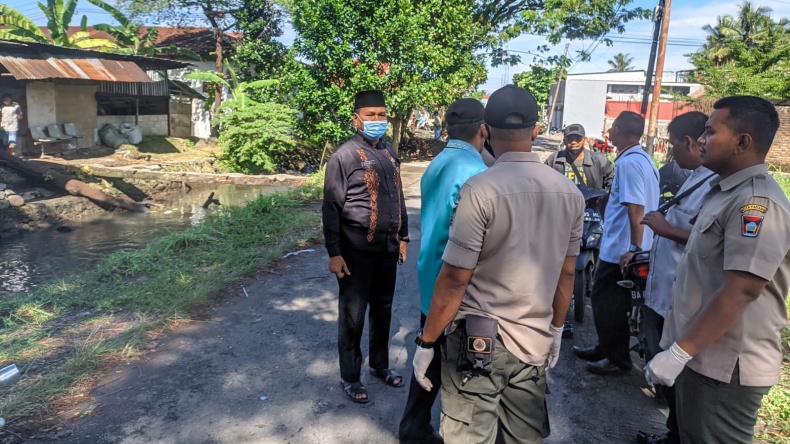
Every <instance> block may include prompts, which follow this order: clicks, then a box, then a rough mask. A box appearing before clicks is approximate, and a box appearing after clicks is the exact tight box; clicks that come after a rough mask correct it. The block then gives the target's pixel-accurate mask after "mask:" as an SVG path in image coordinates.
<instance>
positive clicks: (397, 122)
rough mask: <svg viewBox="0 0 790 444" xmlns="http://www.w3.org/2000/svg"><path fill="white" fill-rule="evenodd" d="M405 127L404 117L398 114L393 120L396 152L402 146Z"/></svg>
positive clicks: (393, 144)
mask: <svg viewBox="0 0 790 444" xmlns="http://www.w3.org/2000/svg"><path fill="white" fill-rule="evenodd" d="M402 128H403V119H401V117H400V116H398V115H396V116H395V118H394V119H393V121H392V150H393V151H395V152H396V153H397V152H398V146H400V140H401V136H402V134H403V132H402V131H401V129H402Z"/></svg>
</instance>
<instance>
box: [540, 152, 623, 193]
mask: <svg viewBox="0 0 790 444" xmlns="http://www.w3.org/2000/svg"><path fill="white" fill-rule="evenodd" d="M568 160H569V155H568V150H563V151H560V152H558V153H552V155H551V156H549V158H548V159H546V165H548V166H550V167H552V168H554V169H555V170H556V171H557V172H558V173H560V174H564V175H565V176H566V177H568V179H571V180H572V181H574V182H575V183H576V185H586V186H588V187H590V188H595V189H599V190H600V189H604V188H608V187H609V186H610V185H611V184H612V179H613V178H614V165H612V162H609V159H608V158H607V157H606V155H604V154H601V153H596V152H593V151H590V150H588V149H585V150H584V157H583V158H581V159H576V162H575V163H574V164H575V165H576V169H577V170H579V173H580V174H581V175H582V176H583V177H582V178H581V181H579V180H577V179H576V173H575V172H574V171H573V168H571V164H570V162H568Z"/></svg>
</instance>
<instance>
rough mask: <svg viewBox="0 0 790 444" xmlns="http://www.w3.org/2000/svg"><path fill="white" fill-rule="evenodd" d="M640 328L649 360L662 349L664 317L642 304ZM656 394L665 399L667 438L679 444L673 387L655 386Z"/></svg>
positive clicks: (647, 359) (646, 357)
mask: <svg viewBox="0 0 790 444" xmlns="http://www.w3.org/2000/svg"><path fill="white" fill-rule="evenodd" d="M642 328H643V329H644V332H645V342H646V343H647V350H645V360H646V361H647V362H650V360H651V359H653V357H655V356H656V355H657V354H659V353H661V352H662V351H664V350H663V349H662V348H661V346H660V345H659V343H660V342H661V333H662V332H663V331H664V317H663V316H661V315H660V314H658V313H656V312H655V311H654V310H653V309H652V308H650V307H648V306H646V305H645V306H644V307H643V308H642ZM656 394H657V395H658V396H661V397H663V398H664V399H665V400H666V401H667V407H669V415H668V416H667V430H668V432H667V438H669V442H670V443H671V444H680V432H679V430H678V417H677V406H676V405H675V387H674V386H673V387H667V386H665V385H657V386H656Z"/></svg>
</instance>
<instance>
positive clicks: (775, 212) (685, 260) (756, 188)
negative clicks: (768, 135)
mask: <svg viewBox="0 0 790 444" xmlns="http://www.w3.org/2000/svg"><path fill="white" fill-rule="evenodd" d="M725 271H741V272H746V273H751V274H753V275H755V276H758V277H760V278H762V279H765V280H766V281H768V282H767V285H766V286H765V289H764V290H763V292H762V293H761V294H760V296H759V297H758V298H757V299H756V300H755V301H753V302H751V303H750V304H749V305H748V306H747V307H746V310H745V311H744V313H743V315H742V317H741V319H740V320H739V321H738V323H737V324H735V325H734V326H733V327H732V328H730V330H729V331H727V333H725V334H724V336H722V337H721V338H719V339H718V340H716V341H715V342H713V343H712V344H711V345H709V346H708V347H706V348H705V349H704V350H701V351H700V352H698V353H697V354H696V355H695V356H694V357H693V359H692V360H691V361H689V363H688V364H686V365H687V368H686V369H685V370H684V371H683V372H682V373H681V374H680V376H679V377H678V379H677V381H676V396H677V407H678V415H677V416H678V425H679V427H680V435H681V439H682V440H683V441H684V442H727V443H750V442H752V434H753V430H754V424H755V421H756V419H757V410H758V409H759V407H760V401H761V399H762V396H763V395H764V394H765V393H767V392H768V387H769V386H771V385H773V384H775V383H776V382H777V381H778V380H779V371H780V367H781V363H782V352H781V343H780V332H781V330H782V329H783V328H784V326H785V325H786V324H787V312H786V308H785V303H784V301H785V298H786V297H787V292H788V290H789V289H790V203H789V202H788V200H787V197H785V195H784V193H783V192H782V190H781V188H780V187H779V185H777V183H776V181H775V180H774V179H773V177H771V176H770V175H769V174H768V168H767V166H766V165H764V164H761V165H756V166H753V167H750V168H746V169H744V170H741V171H739V172H737V173H735V174H733V175H731V176H729V177H727V178H725V179H722V180H721V181H719V182H718V183H717V182H713V184H712V187H711V191H710V193H709V194H708V196H707V197H706V201H705V202H704V203H703V206H702V209H701V210H700V212H699V214H698V215H697V217H696V220H695V221H694V227H693V229H692V232H691V237H690V238H689V241H688V244H687V245H686V249H685V250H684V252H683V256H682V257H681V260H680V263H679V264H678V268H677V274H676V278H675V284H674V286H673V287H672V305H671V306H670V309H669V312H668V314H667V321H666V323H665V325H664V332H663V336H662V340H661V346H662V347H663V348H664V349H667V348H669V347H670V346H671V345H672V343H673V342H675V341H677V340H678V339H680V338H681V337H682V336H683V335H684V334H685V333H686V331H688V329H689V327H690V326H691V325H692V324H693V322H694V321H695V320H696V319H697V317H698V316H699V315H700V313H701V312H702V311H703V310H704V309H705V307H706V306H707V305H708V303H709V302H710V301H711V300H712V299H713V296H714V294H715V293H716V292H717V291H718V290H719V289H720V288H721V287H722V286H723V285H724V272H725Z"/></svg>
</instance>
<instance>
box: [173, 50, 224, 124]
mask: <svg viewBox="0 0 790 444" xmlns="http://www.w3.org/2000/svg"><path fill="white" fill-rule="evenodd" d="M189 63H191V64H193V65H195V66H194V67H189V68H183V69H172V70H170V71H168V72H167V75H168V77H170V78H171V79H173V80H181V81H182V82H185V83H186V84H188V85H189V86H191V87H192V88H194V89H195V91H198V92H200V93H203V84H204V83H206V82H204V81H202V80H189V79H187V78H186V75H187V74H189V73H191V72H194V71H215V65H214V62H205V61H203V62H189ZM229 95H230V92H229V91H227V90H225V91H223V97H225V98H227V97H228V96H229ZM203 103H204V101H203V100H199V99H192V135H193V136H194V137H200V138H201V139H207V138H209V137H211V113H210V112H209V111H207V110H206V108H205V106H204V105H203Z"/></svg>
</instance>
